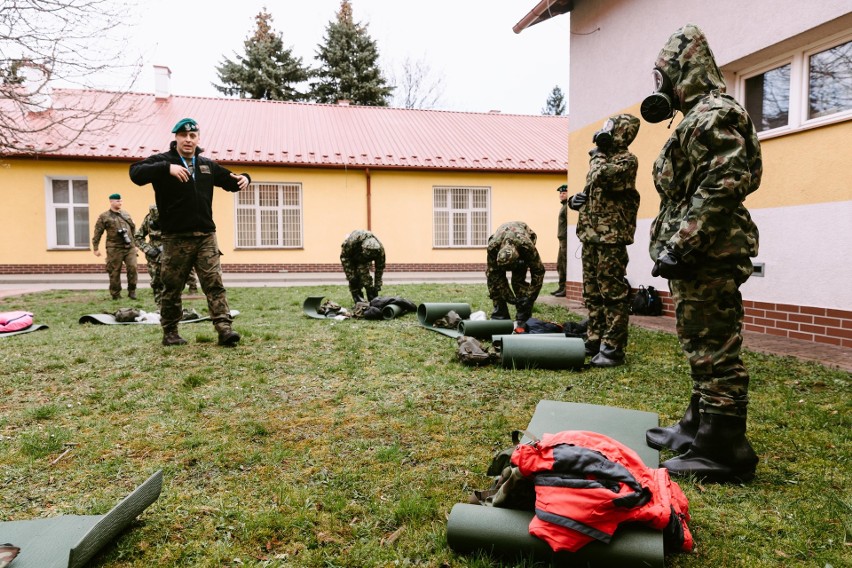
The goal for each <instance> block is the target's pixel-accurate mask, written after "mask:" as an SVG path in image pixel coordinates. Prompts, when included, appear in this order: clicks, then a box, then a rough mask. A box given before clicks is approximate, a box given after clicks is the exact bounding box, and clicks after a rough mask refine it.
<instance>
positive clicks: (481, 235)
mask: <svg viewBox="0 0 852 568" xmlns="http://www.w3.org/2000/svg"><path fill="white" fill-rule="evenodd" d="M432 195H433V201H432V214H433V237H432V243H433V246H434V247H435V248H453V247H459V248H461V247H484V246H485V245H486V244H488V227H489V224H490V221H489V217H490V214H489V202H490V195H491V189H490V188H488V187H446V186H435V187H433V188H432Z"/></svg>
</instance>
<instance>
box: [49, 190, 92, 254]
mask: <svg viewBox="0 0 852 568" xmlns="http://www.w3.org/2000/svg"><path fill="white" fill-rule="evenodd" d="M47 215H48V220H47V243H48V247H49V248H51V249H72V250H73V249H87V248H89V240H90V239H91V234H90V233H89V180H88V179H86V178H73V177H67V178H48V179H47Z"/></svg>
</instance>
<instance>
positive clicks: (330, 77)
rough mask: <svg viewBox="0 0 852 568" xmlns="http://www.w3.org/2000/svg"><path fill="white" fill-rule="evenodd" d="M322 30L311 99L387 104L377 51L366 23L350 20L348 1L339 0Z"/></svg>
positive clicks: (387, 88)
mask: <svg viewBox="0 0 852 568" xmlns="http://www.w3.org/2000/svg"><path fill="white" fill-rule="evenodd" d="M325 31H326V35H325V37H323V41H324V42H325V43H324V44H320V45H319V46H317V47H318V48H319V51H318V52H317V57H316V58H317V60H318V61H319V62H320V67H319V69H317V70H316V71H315V72H314V77H315V78H316V79H317V80H316V81H312V82H311V91H310V96H311V100H313V101H315V102H318V103H331V104H333V103H336V102H337V101H339V100H348V101H350V102H351V103H353V104H357V105H366V106H387V105H388V99H389V98H390V96H391V94H392V93H393V87H391V86H389V85H388V82H387V80H386V79H385V77H384V75H383V74H382V71H381V69H380V68H379V66H378V59H379V50H378V47H377V46H376V42H375V41H374V40H373V39H372V38H371V37H370V35H369V34H368V33H367V26H366V25H362V24H360V23H355V22H354V20H353V18H352V5H351V4H350V2H349V0H342V1H341V2H340V11H338V12H337V19H336V20H334V21H331V22H329V24H328V26H327V27H326V29H325Z"/></svg>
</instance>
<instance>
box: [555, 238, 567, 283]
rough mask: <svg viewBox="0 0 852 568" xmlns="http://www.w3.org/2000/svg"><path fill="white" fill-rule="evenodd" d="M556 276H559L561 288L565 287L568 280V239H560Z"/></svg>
mask: <svg viewBox="0 0 852 568" xmlns="http://www.w3.org/2000/svg"><path fill="white" fill-rule="evenodd" d="M556 274H558V275H559V282H558V284H559V287H560V288H564V287H565V281H566V280H568V239H559V256H558V257H556Z"/></svg>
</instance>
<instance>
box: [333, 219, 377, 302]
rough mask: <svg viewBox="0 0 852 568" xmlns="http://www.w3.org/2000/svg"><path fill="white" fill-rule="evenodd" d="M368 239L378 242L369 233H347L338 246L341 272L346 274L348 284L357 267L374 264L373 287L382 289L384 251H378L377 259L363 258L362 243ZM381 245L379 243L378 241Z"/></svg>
mask: <svg viewBox="0 0 852 568" xmlns="http://www.w3.org/2000/svg"><path fill="white" fill-rule="evenodd" d="M370 237H372V238H374V239H376V241H379V239H378V237H376V235H374V234H373V233H371V232H370V231H364V230H361V229H356V230H354V231H352V232H351V233H349V235H348V236H347V237H346V239H345V240H344V241H343V244H342V245H341V246H340V264H341V265H342V266H343V272H344V274H346V279H347V280H349V281H350V282H351V281H352V280H353V279H354V278H355V275H356V271H357V268H358V266H359V265H365V264H370V263H371V262H375V263H376V264H375V268H374V272H375V281H376V282H375V285H376V287H377V288H381V287H382V275H383V274H384V272H385V249H384V247H382V249H381V250H380V251H379V255H378V258H376V259H375V260H369V259H367V258H365V257H364V255H363V250H362V246H361V245H362V243H363V242H364V241H365V240H366V239H369V238H370ZM379 244H381V241H379Z"/></svg>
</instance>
